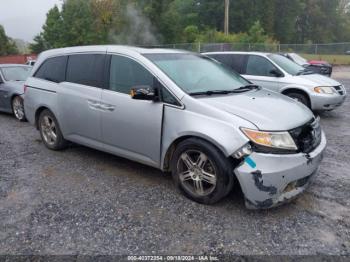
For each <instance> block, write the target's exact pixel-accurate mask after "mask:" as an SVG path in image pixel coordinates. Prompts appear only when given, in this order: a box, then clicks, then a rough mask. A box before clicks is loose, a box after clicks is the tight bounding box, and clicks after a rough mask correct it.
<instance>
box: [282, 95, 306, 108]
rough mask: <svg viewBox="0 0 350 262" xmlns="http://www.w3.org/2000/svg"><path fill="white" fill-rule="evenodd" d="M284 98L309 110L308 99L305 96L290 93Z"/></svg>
mask: <svg viewBox="0 0 350 262" xmlns="http://www.w3.org/2000/svg"><path fill="white" fill-rule="evenodd" d="M286 96H289V97H290V98H292V99H294V100H296V101H298V102H300V103H302V104H303V105H305V106H307V107H308V108H310V109H311V105H310V102H309V98H308V97H307V96H306V95H303V94H300V93H292V92H291V93H287V94H286Z"/></svg>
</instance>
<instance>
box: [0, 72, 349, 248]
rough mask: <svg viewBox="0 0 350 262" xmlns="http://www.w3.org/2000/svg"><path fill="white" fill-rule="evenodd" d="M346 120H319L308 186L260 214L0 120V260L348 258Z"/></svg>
mask: <svg viewBox="0 0 350 262" xmlns="http://www.w3.org/2000/svg"><path fill="white" fill-rule="evenodd" d="M338 71H339V70H338ZM338 71H337V70H336V72H335V76H338V75H337V74H338V73H339V72H338ZM339 74H340V75H341V77H342V78H343V79H339V80H340V81H341V82H343V83H344V84H346V85H347V88H348V91H350V73H349V72H348V74H344V73H343V74H342V73H341V72H340V73H339ZM346 75H347V76H349V78H348V79H345V78H344V77H346ZM349 112H350V101H349V99H347V101H346V102H345V105H344V106H342V107H341V108H339V109H337V110H335V111H334V112H327V113H323V114H322V115H321V118H322V126H323V128H324V130H325V132H326V135H327V138H328V148H327V150H326V153H325V158H324V160H323V163H322V165H321V168H320V172H319V175H318V177H317V179H316V180H315V182H314V184H312V185H311V187H310V188H309V189H308V190H307V192H306V193H305V194H303V195H302V196H300V197H299V198H298V199H296V200H295V201H294V202H292V203H290V204H288V205H285V206H282V207H279V208H275V209H272V210H267V211H249V210H246V209H245V207H244V202H243V198H242V195H241V193H240V192H239V189H238V188H236V191H235V192H233V193H232V194H231V195H230V196H229V197H227V198H226V199H224V200H223V201H221V202H220V203H218V204H216V205H214V206H204V205H199V204H196V203H194V202H191V201H190V200H188V199H186V198H185V197H183V196H182V195H180V194H179V193H178V192H177V191H176V190H175V188H174V186H173V184H172V180H171V177H170V175H167V174H165V175H164V174H163V173H161V172H160V171H158V170H156V169H153V168H150V167H147V166H143V165H141V164H137V163H134V162H131V161H128V160H125V159H122V158H118V157H116V156H112V155H109V154H105V153H101V152H99V151H96V150H93V149H89V148H86V147H82V146H73V147H71V148H69V149H67V150H65V151H63V152H53V151H49V150H48V149H46V148H45V147H44V145H43V144H42V143H41V139H40V136H39V133H38V132H37V131H36V130H35V128H34V127H32V126H30V125H29V124H28V123H19V122H17V121H16V120H15V119H14V118H12V117H11V116H9V115H6V114H0V254H42V255H47V254H75V255H77V254H134V255H135V254H145V255H151V254H157V255H160V254H182V255H184V254H208V253H216V254H218V253H230V254H294V255H295V254H347V255H349V254H350V200H349V199H350V190H349V189H350V175H349V170H350V156H349V155H350V115H349Z"/></svg>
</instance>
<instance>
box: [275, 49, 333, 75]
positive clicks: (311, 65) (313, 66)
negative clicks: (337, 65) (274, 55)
mask: <svg viewBox="0 0 350 262" xmlns="http://www.w3.org/2000/svg"><path fill="white" fill-rule="evenodd" d="M282 55H284V56H285V57H287V58H289V59H290V60H292V61H294V62H295V63H297V64H299V65H301V66H303V67H305V68H307V69H308V70H310V71H313V72H315V73H317V74H321V75H326V76H331V75H332V71H333V66H332V65H331V64H330V63H328V62H327V61H320V60H310V61H307V60H306V59H305V58H303V57H301V56H300V55H298V54H296V53H285V54H282Z"/></svg>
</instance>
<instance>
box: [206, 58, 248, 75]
mask: <svg viewBox="0 0 350 262" xmlns="http://www.w3.org/2000/svg"><path fill="white" fill-rule="evenodd" d="M210 57H212V58H214V59H216V60H217V61H219V62H220V63H223V64H224V65H226V66H228V67H230V68H231V69H233V70H234V71H236V72H237V73H239V74H242V68H243V67H244V64H245V60H246V59H245V58H246V56H245V55H233V54H215V55H210Z"/></svg>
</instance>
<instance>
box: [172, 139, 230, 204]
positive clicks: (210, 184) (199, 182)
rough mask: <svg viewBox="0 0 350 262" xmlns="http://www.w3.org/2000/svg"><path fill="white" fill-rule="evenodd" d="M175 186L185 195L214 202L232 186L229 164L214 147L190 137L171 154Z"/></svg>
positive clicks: (200, 200) (206, 201)
mask: <svg viewBox="0 0 350 262" xmlns="http://www.w3.org/2000/svg"><path fill="white" fill-rule="evenodd" d="M171 170H172V176H173V180H174V182H175V185H176V187H177V188H178V189H179V190H180V191H181V192H182V193H183V194H184V195H185V196H187V197H188V198H190V199H192V200H194V201H196V202H198V203H202V204H214V203H216V202H218V201H219V200H220V199H222V198H223V197H225V196H226V195H227V194H228V193H229V192H230V191H231V189H232V187H233V181H234V176H233V165H232V163H231V162H230V161H229V159H227V158H226V157H225V156H224V155H223V154H222V153H221V152H220V151H219V150H218V149H217V148H216V147H215V146H213V145H212V144H210V143H208V142H206V141H204V140H201V139H198V138H190V139H187V140H185V141H183V142H181V143H180V144H179V145H178V146H177V148H176V150H175V152H174V154H173V157H172V160H171Z"/></svg>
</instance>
